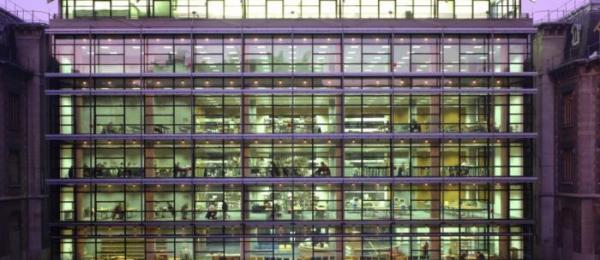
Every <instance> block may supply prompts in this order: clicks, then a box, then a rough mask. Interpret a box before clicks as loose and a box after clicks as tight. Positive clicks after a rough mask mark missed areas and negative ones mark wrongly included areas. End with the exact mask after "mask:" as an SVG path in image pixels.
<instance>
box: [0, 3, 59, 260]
mask: <svg viewBox="0 0 600 260" xmlns="http://www.w3.org/2000/svg"><path fill="white" fill-rule="evenodd" d="M44 29H45V26H44V25H43V24H39V23H28V22H25V21H23V20H22V19H21V18H19V17H17V16H15V15H13V14H11V13H9V12H8V11H5V10H4V9H0V111H2V113H0V173H1V174H0V222H1V223H2V224H1V225H0V234H2V237H3V239H2V243H0V259H42V258H43V257H44V256H45V255H47V254H48V252H46V251H45V249H46V248H47V247H48V246H49V243H48V242H47V240H44V239H43V237H44V236H45V235H44V234H47V233H48V227H47V226H46V223H47V221H46V219H47V217H48V216H47V215H46V211H45V210H44V209H45V207H46V196H45V190H46V188H45V183H44V180H45V178H44V176H43V174H44V173H45V170H44V169H45V168H46V167H45V165H44V162H45V158H44V157H43V156H42V151H43V150H44V146H43V145H42V144H43V135H42V132H43V130H42V129H43V128H44V127H43V121H41V120H40V119H42V120H43V118H44V116H43V113H42V104H43V100H44V99H43V98H42V97H43V87H42V86H43V85H44V75H43V69H44V68H45V62H46V59H45V57H46V54H47V52H46V40H45V36H44V35H45V34H44Z"/></svg>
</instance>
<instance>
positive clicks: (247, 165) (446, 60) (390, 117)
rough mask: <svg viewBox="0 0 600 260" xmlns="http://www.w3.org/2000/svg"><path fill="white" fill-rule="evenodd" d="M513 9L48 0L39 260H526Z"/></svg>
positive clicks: (519, 66) (526, 83)
mask: <svg viewBox="0 0 600 260" xmlns="http://www.w3.org/2000/svg"><path fill="white" fill-rule="evenodd" d="M519 6H520V3H519V1H506V0H497V1H495V0H485V1H479V0H460V1H459V0H455V1H418V2H417V1H414V3H413V1H412V0H408V1H401V0H396V1H383V0H382V1H364V0H363V1H348V0H347V1H326V0H321V1H316V0H315V1H307V0H297V1H288V0H285V1H283V0H279V1H276V0H273V1H242V2H239V1H228V0H225V1H218V0H207V1H193V0H189V1H187V0H186V1H182V0H179V1H161V0H154V1H147V0H142V1H117V0H112V1H106V0H102V1H101V0H93V1H92V0H86V1H84V0H63V1H62V2H61V8H62V19H58V20H54V21H53V22H52V24H51V25H50V27H49V29H48V30H47V32H48V33H49V34H50V36H51V37H50V41H51V53H52V58H53V63H52V64H51V66H50V67H49V69H48V72H47V73H46V76H47V78H48V88H47V90H46V95H47V98H48V101H49V102H48V103H49V109H50V114H51V118H50V121H51V122H52V123H51V126H50V127H49V131H48V134H47V136H46V137H47V139H48V141H49V150H50V156H51V159H52V160H51V161H52V162H53V163H51V165H50V169H51V176H50V178H49V179H48V180H47V182H48V184H49V187H50V189H51V191H52V194H53V198H52V201H54V204H53V209H54V211H53V212H52V223H53V224H52V229H51V230H52V234H51V235H52V237H53V241H52V242H53V244H54V248H55V249H56V250H55V254H54V255H53V257H54V258H57V259H182V260H183V259H253V260H263V259H264V260H266V259H273V260H274V259H282V260H283V259H290V260H291V259H476V257H477V256H478V255H481V256H483V257H485V259H532V258H533V255H532V251H533V250H532V248H531V247H532V236H533V235H532V231H533V220H532V215H533V214H532V207H531V205H532V203H531V199H532V184H533V183H534V182H535V180H536V172H535V171H534V169H535V157H534V152H535V151H534V150H533V149H534V144H535V138H536V130H535V128H534V124H533V122H534V115H535V112H534V99H535V95H536V89H535V88H534V85H533V79H534V76H535V75H536V74H535V73H534V72H533V70H532V68H531V64H530V60H531V40H532V38H531V34H532V33H534V32H535V30H534V29H533V27H532V24H531V21H530V20H528V19H522V18H520V12H519ZM207 10H209V11H207ZM213 10H214V11H213ZM89 17H94V18H97V19H96V20H89V19H86V18H89ZM160 17H163V19H159V18H160ZM164 17H168V18H170V19H164ZM123 18H127V19H123ZM363 18H378V19H363ZM383 18H385V19H383ZM228 19H229V20H228ZM459 19H462V20H460V22H457V21H458V20H459Z"/></svg>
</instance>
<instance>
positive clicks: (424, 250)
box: [421, 241, 429, 259]
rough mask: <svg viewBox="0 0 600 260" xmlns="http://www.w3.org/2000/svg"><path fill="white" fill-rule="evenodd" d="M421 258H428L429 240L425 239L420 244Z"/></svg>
mask: <svg viewBox="0 0 600 260" xmlns="http://www.w3.org/2000/svg"><path fill="white" fill-rule="evenodd" d="M421 251H422V254H421V255H422V256H423V259H429V242H427V241H425V242H423V244H422V245H421Z"/></svg>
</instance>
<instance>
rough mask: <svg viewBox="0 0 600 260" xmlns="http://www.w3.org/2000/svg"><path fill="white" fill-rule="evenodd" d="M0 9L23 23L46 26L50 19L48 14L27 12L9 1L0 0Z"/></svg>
mask: <svg viewBox="0 0 600 260" xmlns="http://www.w3.org/2000/svg"><path fill="white" fill-rule="evenodd" d="M0 8H1V9H4V11H6V12H8V13H10V14H11V15H13V16H14V17H15V18H17V19H19V20H21V21H22V22H25V23H42V24H47V23H48V21H50V17H51V14H50V13H48V12H43V11H35V10H27V9H25V8H23V7H21V6H20V5H18V4H16V3H15V2H13V1H11V0H0Z"/></svg>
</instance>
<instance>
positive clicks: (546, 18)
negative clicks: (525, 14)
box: [532, 0, 600, 24]
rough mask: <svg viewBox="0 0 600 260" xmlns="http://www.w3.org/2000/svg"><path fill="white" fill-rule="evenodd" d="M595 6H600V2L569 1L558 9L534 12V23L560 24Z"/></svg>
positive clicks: (599, 0)
mask: <svg viewBox="0 0 600 260" xmlns="http://www.w3.org/2000/svg"><path fill="white" fill-rule="evenodd" d="M594 4H597V5H600V0H569V1H567V2H565V3H564V4H563V5H561V6H559V7H558V8H556V9H551V10H542V11H536V12H533V14H532V16H533V23H534V24H542V23H552V22H558V21H561V20H564V19H566V18H567V17H569V16H571V15H573V14H575V13H577V12H578V11H580V10H582V9H585V8H586V7H588V6H591V5H594Z"/></svg>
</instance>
